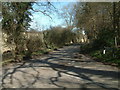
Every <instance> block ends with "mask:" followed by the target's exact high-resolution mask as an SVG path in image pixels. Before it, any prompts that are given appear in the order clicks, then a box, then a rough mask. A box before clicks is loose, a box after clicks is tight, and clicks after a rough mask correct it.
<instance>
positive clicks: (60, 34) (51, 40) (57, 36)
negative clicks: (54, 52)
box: [44, 27, 74, 48]
mask: <svg viewBox="0 0 120 90" xmlns="http://www.w3.org/2000/svg"><path fill="white" fill-rule="evenodd" d="M73 39H74V33H73V32H72V31H70V30H69V29H67V28H61V27H53V28H51V29H50V30H47V31H45V32H44V40H45V41H46V42H47V45H48V46H49V47H52V48H53V47H61V46H63V45H65V44H68V43H70V42H71V41H72V40H73Z"/></svg>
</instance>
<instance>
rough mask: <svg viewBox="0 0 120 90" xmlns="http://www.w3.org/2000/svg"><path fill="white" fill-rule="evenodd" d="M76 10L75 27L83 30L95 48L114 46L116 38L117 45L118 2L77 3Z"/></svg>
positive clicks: (119, 9) (119, 19) (119, 22)
mask: <svg viewBox="0 0 120 90" xmlns="http://www.w3.org/2000/svg"><path fill="white" fill-rule="evenodd" d="M76 8H77V10H76V16H75V17H76V21H77V23H76V25H77V27H80V28H84V30H85V34H86V35H87V36H88V39H89V41H90V42H91V43H93V42H94V45H96V47H98V46H99V47H103V46H114V45H115V37H116V41H117V43H118V44H119V42H120V41H119V35H120V34H119V33H120V32H119V31H120V30H119V26H120V14H119V12H120V2H113V3H111V2H104V3H103V2H99V3H98V2H86V3H78V5H77V7H76ZM118 34H119V35H118ZM95 42H96V43H95Z"/></svg>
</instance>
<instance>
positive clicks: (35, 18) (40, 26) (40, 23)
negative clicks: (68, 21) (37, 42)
mask: <svg viewBox="0 0 120 90" xmlns="http://www.w3.org/2000/svg"><path fill="white" fill-rule="evenodd" d="M73 3H74V2H52V4H53V5H54V7H55V8H56V9H54V7H52V8H53V10H58V11H59V12H61V9H62V8H63V7H64V6H67V5H68V4H73ZM33 9H35V10H42V11H43V10H44V9H45V8H42V7H40V6H38V5H36V4H34V5H33ZM53 10H52V11H51V12H50V13H48V15H49V16H50V17H51V18H52V19H51V18H50V17H49V16H46V15H44V14H43V13H41V12H32V16H31V19H32V21H31V22H30V25H31V26H30V28H32V29H35V30H39V31H42V30H45V29H48V28H49V27H50V26H63V27H64V26H65V23H64V22H65V21H64V19H63V18H62V17H61V16H60V14H58V13H57V12H55V11H53Z"/></svg>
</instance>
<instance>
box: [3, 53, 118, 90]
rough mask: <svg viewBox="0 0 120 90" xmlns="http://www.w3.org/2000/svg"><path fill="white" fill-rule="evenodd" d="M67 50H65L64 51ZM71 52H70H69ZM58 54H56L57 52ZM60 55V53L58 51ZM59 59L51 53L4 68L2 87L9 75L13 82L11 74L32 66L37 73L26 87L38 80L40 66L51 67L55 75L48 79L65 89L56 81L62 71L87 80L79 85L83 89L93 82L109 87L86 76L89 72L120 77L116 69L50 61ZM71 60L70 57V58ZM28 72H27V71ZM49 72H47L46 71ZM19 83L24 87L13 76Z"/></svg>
mask: <svg viewBox="0 0 120 90" xmlns="http://www.w3.org/2000/svg"><path fill="white" fill-rule="evenodd" d="M66 52H67V51H65V53H66ZM70 53H72V52H70ZM57 55H58V54H57ZM60 55H61V53H60ZM51 59H52V60H58V61H59V60H61V58H60V57H54V56H53V55H51V56H48V57H46V58H45V59H31V60H27V61H25V62H24V63H22V64H21V65H19V66H17V67H14V69H13V70H12V71H11V72H8V70H7V69H6V72H5V73H4V75H3V78H2V87H4V88H5V82H4V81H5V79H6V78H7V77H8V76H10V79H11V83H12V82H13V81H12V79H13V78H15V77H13V74H14V73H16V72H22V73H24V74H26V73H27V72H25V71H23V70H21V68H32V69H33V70H34V71H35V72H36V73H37V74H36V75H32V76H33V78H34V80H33V82H28V84H27V85H28V86H27V87H26V88H29V86H32V85H33V84H35V83H36V82H37V81H38V78H39V74H40V71H39V70H37V69H36V68H41V67H46V68H52V69H53V70H54V71H56V72H57V76H53V77H51V78H50V81H51V83H52V84H53V85H55V86H57V87H59V88H63V89H66V87H65V86H63V85H59V84H57V83H56V82H59V78H60V77H62V75H61V74H62V73H64V74H67V75H70V76H74V77H78V78H80V79H81V78H82V79H83V80H85V81H88V82H89V83H86V84H84V85H81V86H82V87H83V89H86V88H87V87H86V86H87V85H89V84H94V85H96V86H99V87H101V88H103V89H109V90H110V89H111V88H110V87H109V86H108V85H106V84H105V83H100V82H96V81H94V80H93V79H91V78H90V77H89V76H87V74H91V75H95V76H97V75H99V76H101V78H102V77H104V78H108V77H110V78H113V79H115V80H116V79H118V80H119V79H120V78H119V76H120V73H119V72H117V71H106V70H95V69H89V68H81V67H75V66H69V65H64V64H60V63H59V62H58V63H54V62H52V60H51ZM71 61H73V60H72V58H71ZM81 62H86V63H89V61H86V60H85V61H81ZM69 72H73V73H75V74H71V73H69ZM27 74H29V73H27ZM48 74H49V73H48ZM15 79H16V80H17V81H18V82H19V83H20V87H21V88H24V87H25V86H24V85H22V82H20V80H19V78H15ZM114 90H118V88H114Z"/></svg>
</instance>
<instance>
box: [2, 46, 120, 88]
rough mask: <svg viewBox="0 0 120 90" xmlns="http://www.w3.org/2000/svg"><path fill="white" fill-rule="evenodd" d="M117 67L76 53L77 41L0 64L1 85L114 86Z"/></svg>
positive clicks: (115, 85)
mask: <svg viewBox="0 0 120 90" xmlns="http://www.w3.org/2000/svg"><path fill="white" fill-rule="evenodd" d="M118 74H119V72H118V68H116V67H113V66H110V65H104V64H102V63H101V62H97V61H95V60H92V59H91V58H89V57H87V56H85V55H83V54H79V45H72V46H65V47H63V48H61V49H59V50H57V51H53V52H51V53H50V54H48V55H45V56H42V57H39V58H37V59H31V60H27V61H26V62H24V63H17V64H10V65H7V66H4V67H3V77H2V87H3V88H63V89H66V88H81V89H93V88H100V89H102V90H104V89H105V90H107V89H108V90H110V89H113V88H114V89H113V90H118V89H119V80H120V78H119V77H118V76H119V75H120V74H119V75H118Z"/></svg>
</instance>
